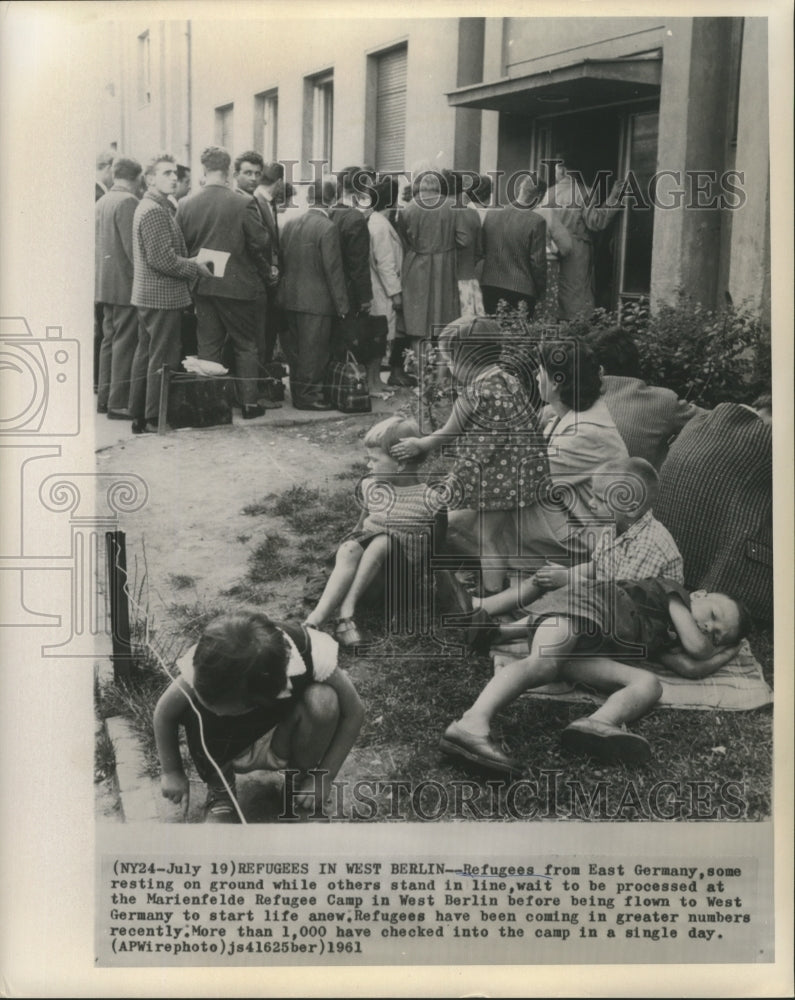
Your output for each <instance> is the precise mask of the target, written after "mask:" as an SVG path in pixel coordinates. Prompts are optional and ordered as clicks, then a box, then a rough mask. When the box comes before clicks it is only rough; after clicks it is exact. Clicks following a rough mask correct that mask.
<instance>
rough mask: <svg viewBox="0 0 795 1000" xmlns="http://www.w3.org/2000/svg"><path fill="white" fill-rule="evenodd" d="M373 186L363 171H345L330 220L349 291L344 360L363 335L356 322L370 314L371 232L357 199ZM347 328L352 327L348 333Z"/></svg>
mask: <svg viewBox="0 0 795 1000" xmlns="http://www.w3.org/2000/svg"><path fill="white" fill-rule="evenodd" d="M368 185H369V186H370V187H372V186H373V177H372V175H371V174H369V173H368V172H367V171H365V170H363V169H362V168H361V167H345V169H344V170H341V171H340V173H339V174H338V176H337V201H336V203H335V205H334V206H333V208H331V209H330V210H329V218H330V219H331V221H332V222H333V223H334V225H335V226H336V227H337V229H338V230H339V234H340V246H341V247H342V267H343V270H344V272H345V287H346V289H347V291H348V303H349V305H350V315H349V316H348V323H342V324H339V328H338V330H337V334H336V335H335V338H334V339H335V341H337V343H335V353H339V354H340V356H344V351H345V347H346V346H348V344H349V343H350V341H351V340H353V339H355V338H356V337H358V336H360V335H361V331H360V329H359V325H358V323H357V320H358V319H359V317H365V316H367V315H368V314H369V312H370V307H371V305H372V300H373V286H372V279H371V277H370V231H369V229H368V228H367V219H366V218H365V216H364V214H363V213H362V212H361V211H360V210H359V207H358V199H357V195H358V194H359V193H362V192H363V191H365V190H366V188H367V186H368ZM348 324H353V326H352V328H351V330H350V331H348V329H347V326H348Z"/></svg>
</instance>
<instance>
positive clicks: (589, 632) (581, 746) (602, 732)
mask: <svg viewBox="0 0 795 1000" xmlns="http://www.w3.org/2000/svg"><path fill="white" fill-rule="evenodd" d="M540 603H541V602H538V603H537V604H536V605H535V606H534V613H533V614H532V616H531V620H530V621H529V623H528V625H527V626H526V627H527V632H528V638H529V641H530V655H529V656H526V657H524V658H522V659H521V660H516V661H514V662H513V663H510V664H508V665H507V666H505V667H503V668H502V670H500V671H499V672H498V673H496V674H495V675H494V677H492V679H491V680H490V681H489V683H488V684H487V685H486V687H485V688H484V689H483V691H482V692H481V694H480V695H479V697H478V698H477V699H476V701H475V702H474V704H473V705H472V706H471V708H469V709H468V710H467V711H466V712H465V713H464V715H463V716H462V717H461V719H460V720H458V721H456V722H452V723H451V724H450V725H449V726H448V727H447V729H446V731H445V733H444V735H443V736H442V739H441V742H440V747H441V749H442V750H443V751H444V752H445V753H448V754H451V755H453V756H456V757H460V758H463V759H464V760H467V761H469V762H471V763H475V764H478V765H480V766H482V767H486V768H490V769H492V770H496V771H502V772H504V773H506V774H513V773H516V772H517V771H518V765H517V764H516V762H515V761H514V760H512V759H511V758H510V757H508V756H507V755H506V754H505V753H504V752H503V751H502V750H501V749H500V747H499V746H498V745H497V744H496V742H495V741H494V740H493V739H492V737H491V722H492V719H493V718H494V716H495V715H496V714H497V712H499V711H500V710H501V709H503V708H505V707H506V706H507V705H509V704H511V702H513V701H514V700H515V699H516V698H518V697H519V695H521V694H522V692H524V691H527V690H529V689H532V688H536V687H541V686H542V685H545V684H549V683H552V682H553V681H558V680H566V681H570V682H572V683H577V684H584V685H587V686H589V687H592V688H595V689H596V690H597V691H603V692H605V693H606V694H608V698H607V700H606V701H605V703H604V704H603V705H601V706H600V707H599V708H598V709H597V710H596V711H595V712H594V713H593V714H592V715H590V716H588V717H587V718H583V719H577V720H576V721H575V722H573V723H572V724H571V725H570V726H568V727H567V728H566V729H565V730H564V732H563V736H562V743H563V746H564V747H565V748H566V749H568V750H570V751H572V752H576V753H585V754H588V755H590V756H593V757H597V758H600V759H603V760H606V761H617V760H618V761H625V762H627V763H642V762H644V761H646V760H648V759H649V757H650V756H651V750H650V747H649V744H648V742H647V741H646V740H645V739H644V738H643V737H642V736H640V735H638V734H636V733H632V732H629V731H627V730H626V729H625V728H623V727H624V724H625V723H627V722H631V721H632V720H633V719H636V718H638V717H639V716H641V715H643V714H644V713H645V712H648V711H649V709H651V708H652V707H653V706H654V705H655V704H656V702H657V701H658V700H659V698H660V696H661V694H662V686H661V684H660V682H659V680H658V679H657V677H656V676H655V675H654V674H653V673H651V672H650V671H649V670H645V669H643V668H642V667H638V666H634V665H631V664H628V663H626V662H621V661H622V660H627V659H629V660H632V659H640V658H649V659H653V660H656V661H657V662H659V663H661V664H662V665H663V666H666V667H668V668H669V669H671V670H674V671H676V672H677V673H679V674H681V675H682V676H684V677H693V678H699V677H706V676H708V675H709V674H711V673H713V672H714V671H715V670H717V669H719V668H720V667H722V666H723V665H724V664H725V663H728V662H729V660H731V659H732V658H733V657H734V656H736V654H737V651H738V649H739V645H738V644H739V642H740V640H741V639H742V638H743V637H744V636H745V635H746V634H747V633H748V631H749V628H750V621H749V618H748V614H747V612H746V611H745V609H744V608H743V607H742V605H741V604H739V602H737V601H735V600H733V599H732V598H731V597H728V596H727V595H726V594H717V593H715V594H712V593H707V592H706V591H704V590H698V591H694V592H693V593H692V594H689V593H688V592H687V591H686V590H685V589H684V587H682V586H681V585H680V584H679V583H677V582H676V581H674V580H667V579H665V578H664V577H656V578H653V579H646V580H618V581H592V582H588V581H583V582H578V583H576V584H575V585H574V586H571V587H562V588H561V589H559V590H556V591H554V592H553V593H551V594H549V595H548V599H547V600H545V601H544V602H543V603H544V607H543V609H539V604H540ZM619 657H620V659H619Z"/></svg>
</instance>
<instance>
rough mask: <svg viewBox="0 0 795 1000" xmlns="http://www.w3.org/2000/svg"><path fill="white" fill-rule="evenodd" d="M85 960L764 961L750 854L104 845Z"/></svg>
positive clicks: (237, 962) (320, 962) (157, 962)
mask: <svg viewBox="0 0 795 1000" xmlns="http://www.w3.org/2000/svg"><path fill="white" fill-rule="evenodd" d="M99 878H100V884H99V891H98V896H97V899H98V907H97V963H98V964H99V965H103V966H146V965H155V966H160V965H184V966H188V965H274V964H280V965H313V964H314V965H328V964H341V965H344V964H367V965H382V964H393V965H397V964H403V963H407V964H462V963H465V964H483V963H495V962H497V963H501V964H511V963H516V964H527V963H531V964H537V963H548V964H561V963H565V964H571V963H578V964H593V963H608V962H609V963H615V962H622V963H633V962H672V961H673V962H694V963H713V962H753V961H756V962H759V961H762V962H764V961H772V959H773V955H772V948H771V949H769V950H768V949H766V948H762V947H760V940H767V939H768V938H769V937H770V936H771V935H769V934H768V933H767V930H769V929H768V928H764V927H763V926H760V924H764V923H765V919H764V918H763V917H762V916H760V913H759V907H758V900H757V865H756V860H755V859H753V858H747V857H745V858H736V859H731V860H730V861H725V862H722V863H721V864H720V865H705V864H703V859H702V860H701V861H698V862H695V861H692V860H691V862H690V863H686V861H685V860H680V859H673V858H662V859H659V860H648V859H644V861H643V862H638V861H635V860H621V861H618V860H616V859H615V858H600V857H594V858H582V857H580V856H578V857H576V858H574V857H562V856H555V857H546V858H532V857H531V858H528V859H524V860H522V859H516V860H515V861H513V860H512V861H506V862H501V863H499V864H497V863H490V862H486V861H483V859H480V858H479V859H474V858H459V857H455V858H452V859H443V860H440V859H439V858H432V859H428V860H423V861H418V860H416V859H415V860H412V861H403V860H394V861H367V860H361V859H358V860H350V861H346V860H340V859H339V858H335V860H334V861H333V862H332V861H321V860H319V859H313V860H311V861H297V860H293V859H290V858H278V859H276V860H270V861H263V860H261V859H258V858H256V857H238V858H233V857H230V858H228V859H226V860H223V859H220V858H211V859H205V858H203V857H198V858H189V857H186V858H173V859H172V858H168V859H164V858H163V857H162V856H158V857H157V858H153V857H142V856H135V855H128V856H123V857H122V856H119V857H115V856H108V855H103V857H102V863H101V866H100V873H99Z"/></svg>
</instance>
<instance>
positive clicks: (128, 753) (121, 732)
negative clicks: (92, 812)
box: [105, 715, 160, 823]
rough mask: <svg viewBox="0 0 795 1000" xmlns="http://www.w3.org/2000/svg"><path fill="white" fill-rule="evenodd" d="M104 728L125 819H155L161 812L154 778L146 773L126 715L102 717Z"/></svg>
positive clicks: (135, 820)
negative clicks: (110, 745)
mask: <svg viewBox="0 0 795 1000" xmlns="http://www.w3.org/2000/svg"><path fill="white" fill-rule="evenodd" d="M105 729H106V731H107V734H108V736H109V738H110V741H111V743H112V744H113V754H114V756H115V758H116V781H117V783H118V787H119V799H120V801H121V810H122V813H123V815H124V819H125V822H127V823H157V822H159V821H160V815H159V812H158V808H157V799H156V798H155V792H158V791H159V790H158V789H157V787H156V784H155V782H154V781H152V779H151V778H148V777H147V776H146V761H145V758H144V755H143V753H142V751H141V747H140V743H139V740H138V737H137V736H136V735H135V731H134V730H133V728H132V726H131V725H130V723H129V722H127V721H126V719H122V718H121V717H120V716H118V715H117V716H114V717H113V718H111V719H105Z"/></svg>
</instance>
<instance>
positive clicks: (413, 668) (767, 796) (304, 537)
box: [98, 468, 773, 822]
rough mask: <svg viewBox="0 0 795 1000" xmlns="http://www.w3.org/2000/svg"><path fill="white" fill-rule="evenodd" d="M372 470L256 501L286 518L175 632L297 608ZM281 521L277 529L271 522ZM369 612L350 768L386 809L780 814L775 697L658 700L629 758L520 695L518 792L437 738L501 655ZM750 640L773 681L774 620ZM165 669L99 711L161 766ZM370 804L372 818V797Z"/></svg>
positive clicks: (176, 607) (630, 815) (503, 722)
mask: <svg viewBox="0 0 795 1000" xmlns="http://www.w3.org/2000/svg"><path fill="white" fill-rule="evenodd" d="M360 474H361V473H360V471H359V470H358V469H356V468H353V469H351V470H350V472H346V473H343V474H340V476H339V477H338V478H339V485H338V488H336V489H315V488H313V487H310V486H308V485H307V484H296V485H293V486H291V487H289V488H288V489H287V490H285V491H284V493H282V494H281V495H279V496H270V497H265V498H263V499H262V500H261V501H259V502H258V503H256V504H252V505H251V506H250V508H247V510H246V513H250V515H251V516H252V517H254V516H263V517H267V518H280V519H281V520H280V521H279V522H277V524H276V525H273V523H272V522H271V523H269V525H268V531H267V533H266V534H265V536H264V537H262V535H261V534H260V535H259V539H260V540H259V541H257V542H256V544H255V545H254V546H253V548H252V550H251V552H250V555H249V563H248V567H247V572H246V574H245V576H244V577H243V578H242V579H241V580H239V581H237V582H236V583H235V584H234V585H233V586H231V587H229V588H227V589H226V590H225V591H224V592H223V593H222V594H221V595H219V598H218V599H217V600H215V601H213V602H212V607H210V606H209V602H207V601H198V600H197V601H193V602H183V603H174V604H172V605H171V606H170V608H169V616H170V619H171V624H172V625H174V626H176V629H177V640H178V641H180V642H183V641H185V642H187V641H192V642H195V641H196V640H197V638H198V636H199V635H200V634H201V632H202V630H203V629H204V627H205V626H206V624H207V622H209V621H210V620H211V619H212V618H214V617H215V616H216V615H217V614H218V613H220V612H222V611H224V610H226V608H228V607H231V606H234V607H239V606H240V605H241V604H243V603H247V604H252V605H255V606H258V607H262V608H265V609H266V610H267V611H268V612H269V613H270V614H272V615H273V616H274V617H276V618H278V617H280V616H281V614H283V613H285V612H286V613H292V614H294V615H295V614H296V608H297V607H299V606H300V593H301V587H302V583H303V580H302V578H303V576H304V574H305V572H306V570H307V569H308V568H309V567H312V566H315V567H317V566H319V565H320V563H321V561H322V559H323V557H324V556H325V555H326V554H327V553H328V552H329V551H330V549H331V547H332V546H336V545H338V544H339V542H340V540H341V539H342V538H343V537H344V536H345V534H347V533H348V532H349V531H350V530H351V529H352V527H353V525H354V524H355V523H356V520H357V518H358V516H359V509H358V506H357V504H356V500H355V496H354V490H353V488H352V482H351V481H352V480H354V479H355V478H356V477H358V475H360ZM275 527H278V529H279V530H272V529H274V528H275ZM298 613H300V612H298ZM357 622H358V624H359V626H360V628H361V629H362V631H363V633H364V635H365V638H366V639H367V640H369V641H371V642H372V643H373V644H374V646H373V648H371V650H370V651H368V652H367V654H366V655H362V656H352V655H350V654H343V655H344V657H345V659H344V660H343V665H344V666H345V667H346V668H347V669H348V670H349V673H350V675H351V677H352V679H353V680H354V683H355V684H356V686H357V689H358V691H359V693H360V695H361V697H362V700H363V702H364V704H365V710H366V718H365V723H364V726H363V729H362V732H361V734H360V736H359V739H358V740H357V743H356V746H355V748H354V754H353V756H352V759H351V761H350V762H349V763H348V765H346V766H347V772H346V773H347V775H348V777H349V778H350V780H357V779H368V780H370V781H371V782H373V788H371V789H370V790H368V793H367V794H368V795H371V796H372V798H374V800H375V802H376V805H377V812H376V813H375V815H376V817H377V818H379V819H386V818H387V817H388V818H390V819H395V820H401V821H410V822H416V821H418V820H427V819H428V818H429V817H430V818H433V819H441V820H452V819H457V818H463V819H467V820H502V821H506V822H509V821H516V820H517V819H519V820H522V819H527V820H540V819H554V818H564V819H587V820H591V821H597V822H598V821H609V820H641V821H642V820H663V821H687V820H702V821H709V820H719V819H721V820H727V819H744V820H752V821H760V820H764V819H766V818H768V817H769V816H770V811H771V770H772V767H771V764H772V711H771V710H770V709H769V708H765V709H762V710H758V711H754V712H720V711H689V712H685V711H676V710H671V709H666V708H658V709H656V710H654V711H652V712H650V713H649V714H648V715H647V716H646V717H644V718H643V719H640V720H638V721H637V722H635V723H633V724H632V726H631V729H632V730H633V731H634V732H637V733H639V734H640V735H642V736H644V737H645V738H646V739H648V740H649V742H650V744H651V747H652V755H653V756H652V760H651V761H650V762H649V763H648V764H646V765H643V766H640V767H633V768H628V767H625V766H623V765H605V764H601V763H598V762H595V761H592V760H590V759H588V758H581V757H574V756H572V755H569V754H567V753H566V752H565V751H564V750H563V749H562V748H561V746H560V734H561V733H562V731H563V730H564V729H565V727H566V726H567V725H569V723H571V722H572V721H573V720H574V719H576V718H579V717H581V716H583V715H586V714H588V712H589V708H588V706H585V705H583V704H565V703H552V702H546V701H540V700H538V699H532V698H520V699H519V700H517V701H515V702H514V703H513V704H511V705H509V706H508V707H507V709H505V710H504V711H503V712H501V713H500V714H499V715H498V716H497V719H496V720H495V735H496V736H497V737H498V738H499V739H500V740H503V741H504V742H505V743H506V745H507V747H508V749H509V751H510V752H511V754H512V755H513V756H515V757H516V758H517V759H518V761H519V762H520V764H521V765H522V768H523V773H524V777H525V778H526V782H525V784H524V786H523V787H521V788H520V789H519V791H518V793H517V791H516V790H514V791H513V792H512V793H511V794H510V796H509V795H508V793H507V789H508V785H507V783H506V782H505V781H503V780H502V779H500V778H499V777H498V776H495V775H494V774H489V773H483V772H481V773H478V772H477V771H474V770H470V769H469V768H467V767H465V766H464V765H463V764H461V763H459V762H457V761H456V760H454V759H452V758H448V757H445V756H444V755H443V754H442V753H441V752H440V750H439V738H440V737H441V735H442V733H443V732H444V729H445V727H446V726H447V724H448V723H449V722H450V721H451V720H452V719H455V718H458V717H459V716H460V715H461V714H462V713H463V711H464V710H465V709H466V708H467V707H469V705H471V703H472V701H473V700H474V699H475V698H476V697H477V695H478V694H479V692H480V691H481V690H482V689H483V687H484V685H485V684H486V683H487V681H488V680H489V678H490V676H491V663H490V661H489V660H488V659H486V658H475V657H469V658H466V657H462V656H460V655H446V651H445V650H444V649H443V648H440V647H439V645H438V644H434V642H433V641H432V640H431V639H430V638H429V637H427V636H425V637H423V636H419V637H418V636H409V635H404V636H384V634H383V633H384V623H383V612H381V611H380V609H379V610H378V611H377V612H373V611H372V610H370V611H367V610H366V609H364V608H363V609H362V611H361V614H359V613H357ZM448 638H449V639H450V640H451V641H455V640H456V639H459V638H460V636H459V635H457V634H456V633H452V632H451V633H449V634H448ZM751 647H752V649H753V650H754V653H755V655H756V656H757V658H758V659H759V660H760V662H761V664H762V667H763V671H764V675H765V677H766V679H767V680H768V683H771V684H772V679H773V634H772V631H771V630H765V631H761V632H758V633H757V634H755V635H754V636H752V637H751ZM166 683H167V679H166V678H165V676H164V674H163V671H162V669H161V668H160V667H158V666H156V665H155V664H154V661H153V660H152V659H151V657H150V659H149V660H146V659H144V662H143V664H142V666H141V668H140V669H139V670H137V671H136V672H135V677H134V684H131V685H114V686H113V690H112V691H110V690H107V689H106V690H103V691H101V692H100V693H99V696H98V711H99V714H100V715H102V716H106V715H109V714H122V715H124V716H125V717H126V718H128V719H130V721H131V722H132V723H133V725H134V726H135V728H136V730H137V731H138V732H139V734H140V736H141V739H142V742H143V744H144V747H145V753H146V756H147V761H148V762H149V764H150V766H151V768H152V773H153V774H156V773H157V769H158V765H157V757H156V753H155V751H154V740H153V734H152V712H153V709H154V705H155V703H156V701H157V698H158V697H159V695H160V693H161V692H162V690H163V689H164V687H165V685H166ZM390 781H392V782H394V781H401V782H409V783H411V785H412V786H413V787H414V788H417V787H419V786H420V785H421V783H423V782H429V781H430V782H438V785H439V787H442V788H444V789H445V790H446V791H448V793H449V794H448V797H447V801H446V802H444V803H442V804H441V806H440V800H439V795H438V793H435V797H434V795H433V794H432V795H431V799H430V800H415V799H413V798H412V794H411V792H409V793H408V794H395V793H394V790H390V788H389V786H388V784H386V783H388V782H390ZM379 782H381V783H382V784H381V785H380V786H379V784H378V783H379ZM463 783H467V785H466V790H467V794H466V796H465V798H466V797H468V798H469V800H470V802H469V804H468V805H466V804H463V805H462V802H461V800H460V798H459V799H457V798H456V793H455V789H456V788H461V787H462V786H463ZM696 783H698V784H696ZM424 787H427V786H424ZM373 789H375V790H373ZM473 789H474V792H473V793H472V794H470V792H472V790H473ZM346 794H347V793H346ZM346 815H349V816H350V815H351V812H350V810H348V811H347V812H346ZM359 816H360V817H361V818H362V819H365V820H366V819H367V815H366V814H365V815H364V816H362V814H361V811H360V812H359ZM353 818H356V817H355V815H354V817H353Z"/></svg>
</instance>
